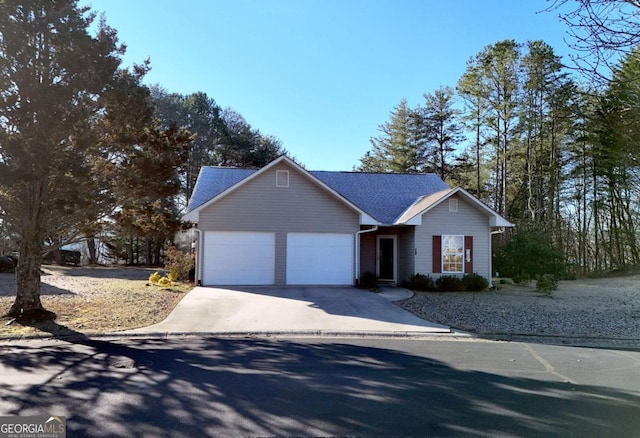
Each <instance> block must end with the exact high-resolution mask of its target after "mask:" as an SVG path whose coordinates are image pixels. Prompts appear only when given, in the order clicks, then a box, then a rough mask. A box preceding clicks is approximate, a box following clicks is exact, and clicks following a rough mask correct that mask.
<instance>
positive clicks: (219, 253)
mask: <svg viewBox="0 0 640 438" xmlns="http://www.w3.org/2000/svg"><path fill="white" fill-rule="evenodd" d="M275 242H276V239H275V234H274V233H253V232H252V233H248V232H220V231H206V232H205V233H204V263H203V266H204V270H203V274H202V282H203V284H205V285H212V284H229V285H241V284H273V283H274V278H275V273H274V270H275Z"/></svg>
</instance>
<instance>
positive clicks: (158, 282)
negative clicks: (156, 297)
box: [149, 271, 173, 287]
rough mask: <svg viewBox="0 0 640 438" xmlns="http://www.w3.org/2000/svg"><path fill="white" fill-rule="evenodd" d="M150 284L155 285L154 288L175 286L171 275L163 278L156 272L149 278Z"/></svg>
mask: <svg viewBox="0 0 640 438" xmlns="http://www.w3.org/2000/svg"><path fill="white" fill-rule="evenodd" d="M149 283H151V284H153V285H154V286H160V287H169V286H172V285H173V280H171V277H170V275H169V274H167V275H165V276H162V275H160V273H159V272H157V271H156V272H154V273H153V274H151V275H150V276H149Z"/></svg>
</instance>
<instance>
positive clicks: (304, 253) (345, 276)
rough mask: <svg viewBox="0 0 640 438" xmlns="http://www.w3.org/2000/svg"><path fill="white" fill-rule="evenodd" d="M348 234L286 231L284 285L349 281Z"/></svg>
mask: <svg viewBox="0 0 640 438" xmlns="http://www.w3.org/2000/svg"><path fill="white" fill-rule="evenodd" d="M352 283H353V236H352V235H351V234H320V233H289V234H288V235H287V284H335V285H343V284H352Z"/></svg>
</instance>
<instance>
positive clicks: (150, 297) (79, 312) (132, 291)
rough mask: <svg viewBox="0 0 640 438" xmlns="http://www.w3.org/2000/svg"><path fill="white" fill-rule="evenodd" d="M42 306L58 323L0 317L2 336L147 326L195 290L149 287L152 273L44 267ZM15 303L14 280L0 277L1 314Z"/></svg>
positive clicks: (92, 331) (108, 269)
mask: <svg viewBox="0 0 640 438" xmlns="http://www.w3.org/2000/svg"><path fill="white" fill-rule="evenodd" d="M43 271H44V274H43V275H42V280H41V281H42V284H41V298H42V304H43V305H44V307H45V308H46V309H47V310H50V311H52V312H55V313H56V314H57V315H58V318H57V319H56V321H55V324H48V325H43V326H39V327H40V328H38V327H31V326H23V325H20V324H18V323H13V324H10V325H6V324H7V322H9V321H10V320H9V319H8V318H2V319H0V324H1V325H0V336H23V335H33V334H45V333H47V332H50V331H51V330H52V328H53V330H67V331H69V330H70V331H76V332H80V333H85V334H90V333H105V332H117V331H122V330H128V329H133V328H138V327H145V326H148V325H151V324H155V323H157V322H160V321H162V320H163V319H164V318H165V317H166V316H167V315H168V314H169V313H170V312H171V311H172V310H173V308H174V307H175V306H176V305H177V304H178V302H179V301H180V300H181V299H182V298H183V297H184V295H185V293H186V292H188V291H189V290H191V288H192V286H191V285H188V284H176V285H174V286H172V287H171V288H168V289H162V288H159V287H157V286H150V285H148V281H147V280H148V278H149V275H151V274H152V273H153V272H155V271H154V270H153V269H146V268H122V267H117V268H111V267H82V268H70V267H59V266H45V267H44V268H43ZM14 299H15V277H14V275H13V274H0V314H4V313H6V312H7V311H8V310H9V307H11V304H12V303H13V301H14Z"/></svg>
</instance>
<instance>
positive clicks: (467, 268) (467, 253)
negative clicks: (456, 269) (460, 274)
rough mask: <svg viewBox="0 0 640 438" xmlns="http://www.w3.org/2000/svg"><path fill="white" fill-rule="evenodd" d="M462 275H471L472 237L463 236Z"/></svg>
mask: <svg viewBox="0 0 640 438" xmlns="http://www.w3.org/2000/svg"><path fill="white" fill-rule="evenodd" d="M464 273H465V274H472V273H473V236H464Z"/></svg>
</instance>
